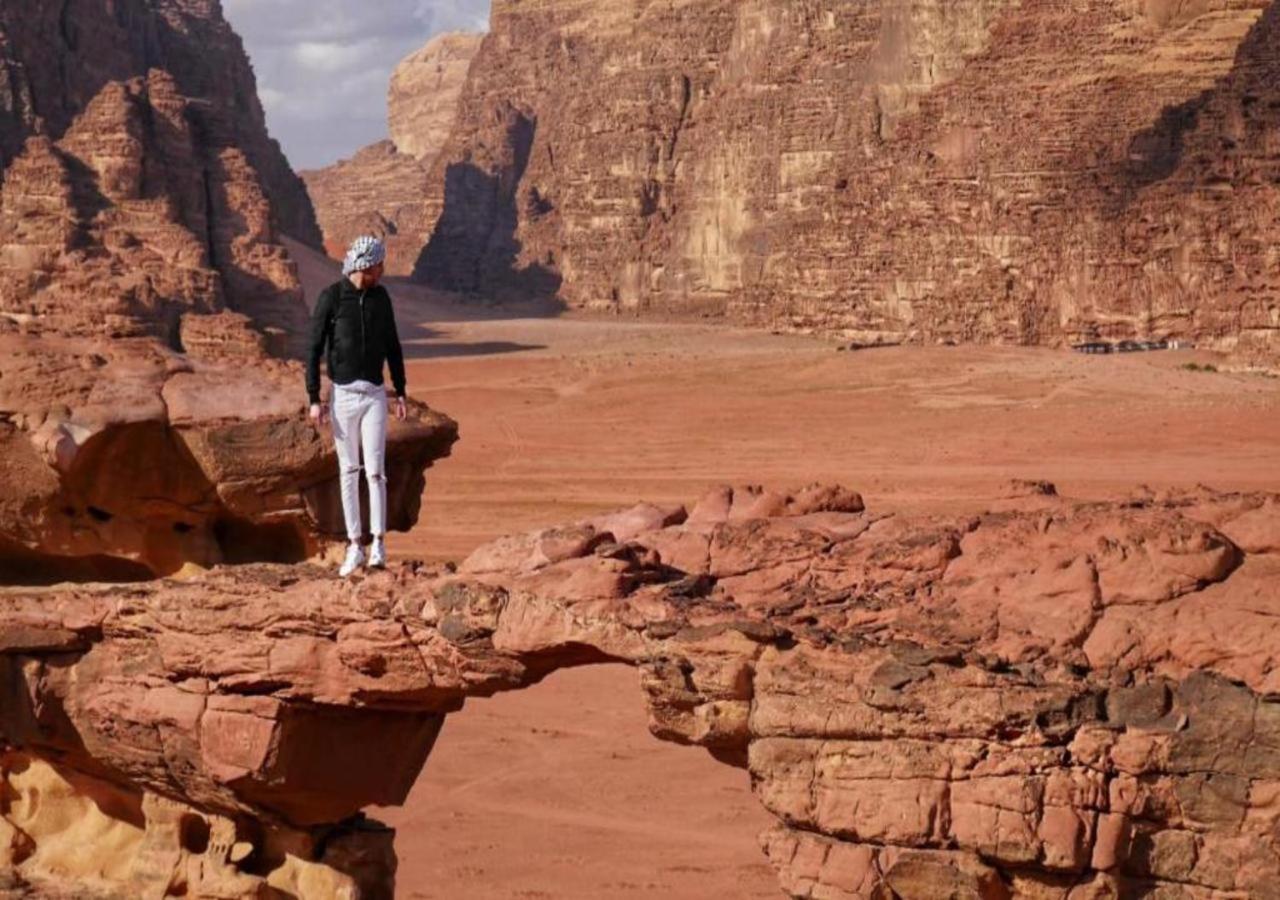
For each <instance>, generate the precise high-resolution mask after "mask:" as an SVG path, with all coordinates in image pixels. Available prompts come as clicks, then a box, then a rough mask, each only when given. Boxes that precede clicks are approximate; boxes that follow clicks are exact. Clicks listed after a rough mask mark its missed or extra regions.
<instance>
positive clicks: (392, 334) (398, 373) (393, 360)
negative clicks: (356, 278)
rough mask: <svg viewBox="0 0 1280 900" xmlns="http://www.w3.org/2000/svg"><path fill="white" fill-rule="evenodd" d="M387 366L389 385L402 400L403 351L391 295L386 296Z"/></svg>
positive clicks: (403, 381) (403, 383)
mask: <svg viewBox="0 0 1280 900" xmlns="http://www.w3.org/2000/svg"><path fill="white" fill-rule="evenodd" d="M387 323H388V325H390V328H389V329H388V330H387V366H388V367H389V368H390V369H391V385H392V387H394V388H395V389H396V396H397V397H400V398H401V399H403V398H404V390H405V377H404V349H403V348H402V347H401V346H400V334H399V332H398V331H397V330H396V310H395V306H394V305H393V304H392V303H391V295H390V294H387Z"/></svg>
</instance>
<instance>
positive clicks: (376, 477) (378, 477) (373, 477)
mask: <svg viewBox="0 0 1280 900" xmlns="http://www.w3.org/2000/svg"><path fill="white" fill-rule="evenodd" d="M365 475H366V477H368V479H369V480H370V481H383V482H385V481H386V480H387V473H386V472H375V471H373V470H372V469H369V470H368V471H367V472H366V473H365Z"/></svg>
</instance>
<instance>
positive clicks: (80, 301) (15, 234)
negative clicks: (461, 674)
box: [0, 0, 457, 583]
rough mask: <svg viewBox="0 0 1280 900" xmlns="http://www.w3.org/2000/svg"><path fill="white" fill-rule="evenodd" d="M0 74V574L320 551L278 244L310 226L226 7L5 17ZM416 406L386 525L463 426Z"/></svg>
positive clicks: (296, 323)
mask: <svg viewBox="0 0 1280 900" xmlns="http://www.w3.org/2000/svg"><path fill="white" fill-rule="evenodd" d="M55 7H56V8H55ZM148 67H150V68H148ZM139 70H140V71H141V73H142V74H138V75H134V74H133V73H135V72H137V71H139ZM0 73H2V74H0V163H3V164H4V168H3V183H2V185H0V358H2V359H3V360H4V362H3V364H0V447H2V448H3V460H2V461H0V583H13V582H30V581H40V582H47V581H59V580H66V579H73V580H74V579H81V578H97V579H120V578H140V577H150V576H152V575H154V574H170V573H172V572H174V571H177V570H178V569H180V568H181V567H182V566H183V565H185V564H187V563H195V564H197V565H212V564H215V563H219V562H236V561H246V560H264V559H267V560H277V561H285V560H298V559H303V558H305V557H307V556H308V555H310V554H311V553H313V552H315V551H316V550H317V549H318V548H319V547H320V546H321V545H322V544H323V543H324V542H325V541H326V540H327V539H328V538H329V537H330V536H331V535H334V534H337V533H338V532H339V531H340V530H341V529H340V528H339V527H337V523H338V521H339V518H340V515H339V511H338V504H337V493H336V478H337V469H336V462H335V461H334V457H333V452H332V449H331V448H330V447H329V444H330V441H329V438H328V436H327V435H323V436H322V435H319V434H317V433H316V432H315V431H314V429H312V428H310V427H308V426H307V425H306V424H305V422H304V421H303V413H304V410H303V406H304V402H305V396H304V394H303V391H302V375H301V370H300V368H299V367H298V366H297V365H296V364H294V363H290V362H287V360H288V359H290V358H291V357H296V356H298V355H299V352H300V350H301V348H302V345H303V343H304V342H305V339H306V333H307V318H308V317H307V310H306V306H305V305H304V303H303V300H302V293H301V289H300V286H299V283H298V276H297V271H296V267H295V265H294V263H293V261H292V260H291V259H290V258H289V256H288V253H287V252H286V250H285V248H284V247H283V246H282V244H281V242H280V241H281V238H280V235H281V231H280V228H282V227H288V228H290V230H294V231H297V232H299V233H300V234H302V235H303V236H306V235H307V234H308V233H314V231H315V226H314V221H313V219H312V215H311V212H310V205H309V202H308V201H307V200H306V196H305V192H304V191H303V190H302V186H301V182H299V181H298V180H297V177H296V176H295V175H294V174H293V173H292V172H291V171H289V169H288V166H287V164H285V162H284V159H283V157H282V156H280V154H279V150H278V148H276V147H275V145H274V143H272V142H270V141H269V139H268V138H267V136H266V130H265V126H264V125H263V123H262V114H261V109H260V108H259V106H258V102H257V99H256V97H255V96H254V93H253V79H252V73H251V72H250V70H249V68H248V63H247V61H246V60H245V59H244V55H243V52H242V51H241V49H240V44H239V40H238V38H236V37H235V35H234V34H233V33H232V32H231V31H230V29H229V28H228V27H227V26H226V23H225V22H224V21H223V20H222V17H221V11H220V7H219V6H218V4H217V3H216V2H184V3H179V2H167V0H166V2H156V3H146V4H143V3H135V2H122V3H115V4H102V3H87V2H86V3H78V2H71V3H66V4H61V5H58V4H36V5H35V6H34V7H33V8H32V9H30V10H24V11H22V12H21V13H20V12H19V11H18V10H17V9H16V8H10V7H9V6H4V7H0ZM299 216H301V217H302V218H301V219H300V218H298V217H299ZM300 222H301V224H302V225H307V223H310V225H309V231H308V228H307V227H298V226H299V223H300ZM418 413H419V417H418V419H417V421H415V423H414V424H412V425H410V426H405V427H400V428H397V429H394V430H393V434H392V446H391V450H390V456H389V458H390V459H391V460H394V462H392V464H391V465H392V470H391V471H392V475H391V478H392V484H391V488H392V491H393V497H394V500H393V512H392V519H393V521H394V522H395V523H396V524H395V525H394V527H397V528H407V527H409V526H410V525H411V524H412V523H413V521H415V520H416V516H417V509H418V504H419V498H420V495H421V490H422V472H423V469H425V468H426V466H428V465H429V464H430V463H431V461H432V460H434V459H436V458H438V457H439V456H441V455H444V454H447V452H448V448H449V447H450V445H451V444H452V442H453V440H454V439H455V438H456V435H457V429H456V426H455V425H454V423H453V422H451V421H450V420H448V419H447V418H446V417H444V416H441V415H439V414H436V413H432V412H430V411H428V410H426V409H425V408H421V407H420V408H418Z"/></svg>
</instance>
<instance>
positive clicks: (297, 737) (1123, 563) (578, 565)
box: [0, 488, 1280, 898]
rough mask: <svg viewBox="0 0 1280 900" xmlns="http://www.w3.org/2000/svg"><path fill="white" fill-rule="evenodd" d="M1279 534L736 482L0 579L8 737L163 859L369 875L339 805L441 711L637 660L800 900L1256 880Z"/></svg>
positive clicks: (1192, 504) (375, 793)
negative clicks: (369, 540)
mask: <svg viewBox="0 0 1280 900" xmlns="http://www.w3.org/2000/svg"><path fill="white" fill-rule="evenodd" d="M1277 553H1280V498H1276V497H1274V496H1264V495H1220V494H1214V493H1211V492H1204V491H1201V492H1193V493H1187V494H1178V495H1169V496H1165V497H1160V498H1152V497H1147V498H1139V499H1136V500H1135V501H1134V502H1133V503H1127V504H1076V503H1072V502H1070V501H1066V500H1062V499H1060V498H1056V497H1054V496H1052V495H1051V494H1047V493H1043V492H1042V493H1038V494H1037V495H1035V496H1032V497H1024V498H1020V499H1015V500H1010V501H1008V502H1007V503H1005V504H1003V505H1002V506H1000V507H998V508H995V509H992V510H988V511H986V512H984V513H981V514H976V515H973V516H968V517H959V518H949V517H942V518H939V517H925V518H915V519H911V518H904V517H897V516H889V517H885V516H877V515H875V514H873V513H868V512H866V511H864V510H862V504H861V501H860V500H859V499H858V498H857V496H856V495H854V494H851V493H849V492H847V491H843V490H839V489H830V488H827V489H811V490H807V491H803V492H797V493H795V494H789V495H788V494H778V493H772V492H767V491H759V490H746V489H739V490H725V491H723V492H719V493H717V494H715V495H713V496H711V497H709V498H707V499H706V500H704V501H703V502H702V503H700V504H699V505H698V506H697V507H696V508H695V509H693V510H692V511H691V512H690V513H689V514H687V515H686V514H685V513H684V511H683V510H662V509H656V508H654V507H638V508H636V509H633V510H629V511H626V512H625V513H622V514H619V515H616V516H610V517H604V518H602V519H600V520H596V521H594V522H588V523H579V524H578V525H574V526H571V527H566V528H561V529H554V530H551V531H548V532H544V533H540V534H536V535H529V536H525V537H520V538H511V539H506V540H504V541H501V542H498V543H496V544H494V545H491V546H490V547H488V548H484V549H483V550H481V551H479V552H477V553H476V554H475V555H474V556H473V557H472V558H471V559H470V560H468V562H467V563H466V564H465V565H464V566H463V567H462V568H461V569H460V570H458V571H456V572H448V571H441V570H431V569H426V568H423V567H418V566H412V565H407V566H404V567H402V568H400V569H398V570H395V571H392V572H388V573H386V574H384V575H379V576H376V577H371V578H369V579H366V580H364V581H363V582H359V583H355V584H346V583H338V582H335V581H332V580H329V579H327V578H321V577H319V573H318V572H311V571H308V570H307V569H305V568H304V569H298V568H292V569H286V568H273V567H250V568H239V569H226V570H218V571H215V572H213V573H210V574H209V575H208V576H206V577H205V578H203V579H201V580H199V581H197V582H188V583H173V582H156V583H152V584H148V585H142V586H134V587H130V588H128V589H121V588H110V587H91V586H86V587H81V588H77V589H61V590H51V591H40V592H31V591H13V590H9V591H5V592H3V593H0V610H2V611H3V613H4V615H3V619H2V621H3V622H4V625H3V626H0V662H2V663H3V665H2V666H0V688H2V689H3V692H4V696H5V697H6V698H7V699H6V702H5V704H4V707H3V709H4V714H3V719H2V720H0V734H3V735H4V740H5V742H6V744H7V745H8V746H9V747H10V748H11V751H10V753H11V757H10V758H11V759H16V760H17V762H16V763H14V764H13V766H14V767H15V768H21V767H22V766H23V765H26V766H27V767H28V768H27V769H24V770H23V772H19V773H18V774H19V775H20V776H21V775H22V774H23V773H24V772H25V771H29V770H30V768H31V766H32V765H36V767H37V768H38V767H39V765H40V764H34V763H31V762H30V760H31V759H32V758H37V759H39V760H43V761H44V763H48V764H49V765H52V766H55V767H58V771H59V772H60V773H62V774H61V777H62V779H63V780H64V781H66V782H68V783H70V782H71V781H72V778H71V777H69V776H68V775H67V774H66V773H68V772H71V773H86V774H89V775H90V776H91V777H93V778H98V779H102V780H105V781H107V782H110V783H112V784H115V785H120V786H125V787H127V788H128V789H129V790H132V791H133V792H134V794H135V796H136V795H137V794H138V793H141V794H142V795H143V797H144V801H143V802H144V803H152V804H153V806H154V807H155V808H156V809H164V810H170V812H157V813H156V815H157V816H158V817H159V818H158V821H160V822H168V823H169V824H168V825H164V827H163V828H162V829H161V831H162V832H163V833H164V834H167V835H168V836H167V837H161V836H160V832H157V833H156V834H157V837H156V844H155V846H156V847H157V849H156V851H155V852H156V853H158V854H168V855H167V856H165V857H164V858H165V859H167V860H169V861H170V862H171V863H172V865H170V864H168V863H166V865H165V866H163V867H160V869H158V870H157V871H163V872H165V873H169V874H172V873H173V872H175V871H178V869H179V868H180V869H181V871H182V872H184V873H191V872H197V875H198V877H204V878H209V879H211V880H210V881H209V882H208V884H209V885H213V884H215V883H220V882H219V881H218V879H222V878H231V877H233V876H234V877H236V878H241V877H244V878H249V879H250V881H252V879H254V878H256V879H258V882H253V883H260V882H261V881H262V880H263V879H268V878H270V877H273V873H275V875H274V877H278V878H286V876H287V877H288V878H291V879H294V880H293V881H290V882H289V883H290V884H294V885H295V886H298V887H297V889H298V891H299V892H300V894H299V895H300V896H307V895H308V894H307V892H306V889H304V888H303V887H301V885H302V884H303V880H305V879H304V878H303V876H302V875H301V874H298V873H300V872H308V873H311V874H310V875H308V876H307V877H312V878H318V879H325V881H324V882H323V883H325V884H326V885H328V887H327V888H326V889H331V888H332V886H333V885H334V884H345V885H347V886H348V889H350V890H356V889H357V887H356V886H358V885H363V888H360V889H362V890H367V891H373V892H374V893H373V894H371V895H373V896H376V895H377V894H376V892H377V891H378V890H385V889H386V885H387V879H388V877H389V873H390V871H391V862H390V857H389V856H387V853H388V852H389V851H388V847H389V841H390V836H389V835H387V834H386V833H385V832H381V831H379V830H377V829H376V827H374V826H372V825H370V824H369V823H367V822H362V821H361V820H360V819H359V818H358V816H357V818H354V819H353V818H351V816H352V815H353V814H356V813H357V811H358V810H359V809H360V808H361V807H362V806H364V805H367V804H369V803H373V802H387V801H388V800H394V799H395V797H396V796H397V795H402V794H403V791H405V790H407V784H408V783H409V782H411V781H412V779H413V776H415V775H416V774H417V769H418V767H419V766H420V765H421V763H422V760H423V759H424V758H425V756H426V754H427V752H429V750H430V747H431V744H432V741H433V740H434V737H435V733H436V729H437V728H438V725H439V722H440V720H441V718H442V717H443V716H444V715H446V714H447V713H448V712H450V711H452V710H456V709H457V708H458V706H459V705H460V704H461V703H462V702H463V701H464V700H465V699H466V697H468V696H481V695H486V694H489V693H492V692H494V691H500V690H512V689H516V688H519V687H522V686H525V685H527V684H529V683H531V682H533V681H536V680H537V679H538V678H540V677H541V676H542V675H544V674H545V673H546V672H547V671H549V670H550V669H552V668H554V667H556V666H559V665H571V664H577V663H581V662H584V661H589V660H593V659H599V658H601V657H607V658H610V659H620V660H625V661H628V662H630V663H632V664H634V665H637V666H638V667H639V668H640V669H641V672H642V675H643V677H642V689H643V693H644V696H645V698H646V702H647V705H648V708H649V715H650V721H651V730H652V731H653V733H654V734H655V735H657V736H658V737H660V738H663V739H667V740H674V741H677V742H681V743H687V744H692V745H696V746H700V747H705V748H707V749H709V750H711V751H713V752H714V753H715V754H716V755H717V756H718V757H719V758H721V759H723V760H725V761H728V762H731V763H734V764H738V765H745V766H746V767H747V768H748V769H749V770H750V772H751V774H752V780H753V786H754V789H755V792H756V794H757V796H758V797H759V798H760V800H761V801H762V802H763V803H764V805H765V807H766V808H767V809H768V810H769V811H770V812H771V813H772V814H773V815H774V816H775V818H776V819H777V826H776V827H775V828H774V829H773V830H772V831H771V832H770V833H769V834H768V835H767V836H766V838H765V839H764V846H765V850H766V853H767V854H768V856H769V859H770V861H771V862H772V863H773V865H774V866H775V867H776V868H777V870H778V873H779V878H780V882H781V884H782V886H783V888H784V889H785V890H786V891H787V892H788V893H790V894H791V895H792V896H796V897H828V896H832V897H845V896H848V897H875V896H882V895H883V894H884V892H885V891H886V890H892V891H893V892H895V893H896V894H898V895H899V896H904V897H929V896H935V895H936V893H931V891H932V892H936V891H937V890H939V889H940V888H939V886H940V885H945V886H946V889H947V890H949V891H951V894H948V896H950V895H955V896H965V897H970V896H972V897H1036V898H1039V897H1060V898H1068V897H1071V898H1075V897H1116V896H1127V895H1129V893H1131V892H1133V891H1137V890H1162V891H1165V892H1173V894H1174V895H1175V896H1183V897H1188V898H1201V897H1203V898H1210V897H1216V896H1221V895H1224V894H1230V893H1231V892H1237V893H1244V894H1247V895H1249V896H1253V897H1266V896H1270V894H1269V893H1268V891H1271V890H1272V889H1273V888H1274V886H1275V885H1276V884H1277V883H1280V880H1278V879H1277V874H1278V873H1280V855H1278V852H1277V843H1276V842H1277V838H1276V834H1277V831H1276V829H1275V825H1274V821H1275V820H1274V815H1273V812H1272V811H1271V810H1272V805H1271V801H1270V800H1269V799H1268V798H1269V797H1270V796H1271V792H1272V790H1273V785H1274V784H1276V783H1280V749H1278V748H1280V707H1277V706H1276V705H1275V704H1274V703H1273V702H1272V701H1271V700H1270V699H1269V698H1270V697H1271V696H1272V695H1273V692H1274V690H1275V685H1274V680H1275V678H1276V675H1275V672H1276V671H1277V670H1278V669H1277V667H1276V665H1275V652H1276V651H1275V649H1274V648H1275V647H1276V646H1280V645H1277V644H1276V643H1275V641H1274V640H1273V638H1274V636H1275V635H1274V630H1275V627H1276V626H1275V621H1276V618H1275V617H1274V616H1273V615H1271V610H1272V608H1273V606H1274V604H1275V603H1276V602H1277V597H1276V594H1275V585H1276V584H1277V583H1280V582H1277V580H1276V575H1277V572H1278V571H1280V557H1277ZM370 735H378V736H380V737H385V738H386V740H378V741H376V749H375V748H374V747H372V746H370V745H371V744H372V743H374V742H371V741H370V739H369V737H370ZM357 736H358V737H357ZM318 748H323V749H322V750H321V752H317V749H318ZM12 754H17V756H16V757H15V756H12ZM375 761H376V763H377V764H376V765H374V764H372V763H374V762H375ZM353 773H354V775H353ZM19 782H21V779H20V778H19ZM21 789H22V788H21V784H19V786H18V787H12V786H11V787H10V788H9V790H10V792H12V791H15V790H17V791H19V792H20V791H21ZM64 793H66V794H67V795H68V796H73V795H75V791H64ZM151 796H155V797H167V798H171V799H170V800H169V801H165V802H164V803H161V802H160V801H158V800H146V799H145V798H147V797H151ZM174 803H176V804H178V805H177V806H174V805H172V804H174ZM166 804H169V805H166ZM136 805H137V804H136V803H135V804H134V807H136ZM184 815H202V816H204V817H206V820H207V821H208V822H209V831H210V835H211V838H210V841H209V844H208V847H207V848H206V851H205V853H202V854H197V853H195V852H194V851H193V850H191V849H186V850H184V849H183V845H182V839H181V836H182V828H181V824H180V823H181V820H182V816H184ZM8 821H9V822H10V826H11V827H12V828H13V829H14V831H13V842H14V844H13V845H14V846H15V847H17V846H27V844H25V843H24V841H26V840H28V839H31V840H34V838H31V836H30V835H29V834H28V835H27V838H24V837H23V836H22V835H23V834H25V833H26V832H24V831H23V829H22V828H21V824H20V823H15V822H14V821H13V819H12V818H10V819H8ZM146 821H147V823H148V824H147V826H146V830H145V831H144V836H145V835H149V834H151V833H152V826H151V825H150V822H151V818H150V816H149V815H148V816H147V817H146ZM174 822H177V823H179V824H177V825H174V824H173V823H174ZM226 823H230V824H226ZM157 827H159V826H157ZM165 829H167V830H165ZM217 835H222V837H221V838H216V837H214V836H217ZM232 838H234V840H233V839H232ZM197 843H199V842H197ZM281 848H287V849H288V852H287V853H286V852H285V850H282V849H281ZM210 852H212V853H213V854H214V856H213V858H212V859H211V858H210V857H209V856H208V854H209V853H210ZM184 854H185V855H184ZM19 855H21V854H19ZM26 858H27V859H38V854H36V855H31V854H29V855H28V856H27V857H26ZM151 858H153V859H154V858H156V857H154V856H153V857H151ZM290 858H292V860H293V862H288V860H289V859H290ZM269 859H270V860H280V859H283V860H285V861H286V862H282V863H280V865H279V866H277V867H276V868H274V869H263V868H262V864H261V862H260V861H261V860H269ZM253 860H257V861H259V862H251V861H253ZM286 864H287V865H288V866H291V867H292V868H290V869H288V872H289V873H293V874H287V873H286V872H285V869H284V868H282V867H284V866H285V865H286ZM255 865H259V869H258V870H255V869H254V866H255ZM193 867H194V868H193ZM144 869H145V867H140V868H137V869H135V870H131V872H132V873H133V874H131V875H130V876H129V877H131V878H132V877H137V878H141V879H143V881H145V882H146V883H148V884H150V885H152V886H153V887H154V886H157V885H158V882H155V881H147V879H148V878H151V877H152V876H151V875H147V874H146V873H147V872H149V871H153V870H151V869H145V871H144ZM18 872H19V873H24V872H25V874H27V875H29V876H30V877H32V878H38V877H39V875H40V871H39V866H38V865H37V866H32V867H30V869H29V870H24V869H23V868H22V866H19V867H18ZM199 873H204V874H199ZM197 875H192V874H187V875H184V877H185V878H187V879H188V881H187V882H186V884H187V885H188V886H189V887H191V888H192V889H195V887H194V886H196V885H198V884H201V883H202V882H199V881H198V880H195V879H197ZM104 881H109V879H104ZM237 883H239V882H237ZM244 883H245V884H249V883H250V882H244ZM317 883H319V882H317ZM379 885H381V887H379ZM109 886H110V885H109V884H108V885H107V887H109Z"/></svg>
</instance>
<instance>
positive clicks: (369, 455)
mask: <svg viewBox="0 0 1280 900" xmlns="http://www.w3.org/2000/svg"><path fill="white" fill-rule="evenodd" d="M366 403H367V407H366V409H365V414H364V419H363V420H362V421H361V423H360V436H361V442H362V443H363V445H364V472H365V477H366V478H367V479H368V480H369V530H370V531H372V532H373V537H374V540H375V541H377V540H379V539H380V538H382V537H383V536H385V535H386V533H387V460H386V457H387V395H386V394H385V393H383V392H382V391H381V390H380V391H379V392H378V393H377V394H375V395H374V396H372V397H369V398H368V399H367V400H366Z"/></svg>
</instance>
